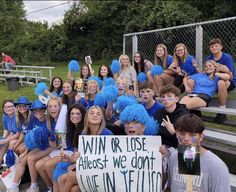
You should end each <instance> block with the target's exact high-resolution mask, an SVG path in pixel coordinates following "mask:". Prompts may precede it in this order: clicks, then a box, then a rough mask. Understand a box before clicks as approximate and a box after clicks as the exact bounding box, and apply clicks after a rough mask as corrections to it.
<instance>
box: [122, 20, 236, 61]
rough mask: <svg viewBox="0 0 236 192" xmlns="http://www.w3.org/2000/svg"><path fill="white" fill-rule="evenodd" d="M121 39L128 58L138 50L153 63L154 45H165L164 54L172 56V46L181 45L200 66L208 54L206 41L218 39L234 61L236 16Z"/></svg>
mask: <svg viewBox="0 0 236 192" xmlns="http://www.w3.org/2000/svg"><path fill="white" fill-rule="evenodd" d="M123 38H124V39H123V52H124V53H126V54H127V55H129V57H130V58H132V55H133V54H134V53H135V52H136V51H139V52H142V53H143V54H144V55H145V58H146V59H148V60H150V61H152V62H154V53H155V49H156V46H157V44H159V43H163V44H165V45H166V46H167V48H168V53H169V54H170V55H173V50H174V47H175V45H176V44H178V43H184V44H185V45H186V46H187V48H188V51H189V53H190V54H191V55H193V56H195V57H196V60H197V61H198V62H199V64H200V65H201V64H202V62H204V60H205V59H204V58H205V57H206V56H207V55H208V54H209V53H210V52H209V42H210V40H211V39H213V38H220V39H221V40H222V42H223V46H224V50H223V51H225V52H227V53H229V54H231V55H233V57H234V58H236V17H230V18H226V19H219V20H213V21H207V22H201V23H194V24H188V25H181V26H177V27H170V28H164V29H156V30H152V31H144V32H137V33H129V34H124V36H123Z"/></svg>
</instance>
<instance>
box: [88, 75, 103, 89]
mask: <svg viewBox="0 0 236 192" xmlns="http://www.w3.org/2000/svg"><path fill="white" fill-rule="evenodd" d="M89 80H94V81H97V83H98V86H99V90H101V89H102V80H101V79H99V78H98V77H97V76H91V77H89V78H88V81H89Z"/></svg>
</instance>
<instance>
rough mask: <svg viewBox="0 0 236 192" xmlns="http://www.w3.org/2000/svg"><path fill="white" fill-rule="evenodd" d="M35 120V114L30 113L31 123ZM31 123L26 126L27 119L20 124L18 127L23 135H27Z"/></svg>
mask: <svg viewBox="0 0 236 192" xmlns="http://www.w3.org/2000/svg"><path fill="white" fill-rule="evenodd" d="M33 118H34V114H33V113H30V119H29V122H30V121H32V119H33ZM29 122H28V124H27V125H25V119H24V121H23V122H22V123H21V124H20V126H19V127H18V129H19V130H20V131H21V132H22V133H27V130H28V126H29Z"/></svg>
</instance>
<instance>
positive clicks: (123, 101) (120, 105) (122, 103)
mask: <svg viewBox="0 0 236 192" xmlns="http://www.w3.org/2000/svg"><path fill="white" fill-rule="evenodd" d="M136 103H137V101H136V99H135V98H134V97H129V96H125V95H122V96H119V97H118V98H117V100H116V103H115V108H116V109H117V110H118V111H119V112H121V111H123V110H124V109H125V108H126V107H127V106H129V105H133V104H136Z"/></svg>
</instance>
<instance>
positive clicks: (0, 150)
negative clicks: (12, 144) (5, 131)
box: [0, 144, 8, 165]
mask: <svg viewBox="0 0 236 192" xmlns="http://www.w3.org/2000/svg"><path fill="white" fill-rule="evenodd" d="M7 149H8V144H4V145H2V146H1V147H0V165H2V160H3V156H4V155H5V153H6V152H7Z"/></svg>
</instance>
